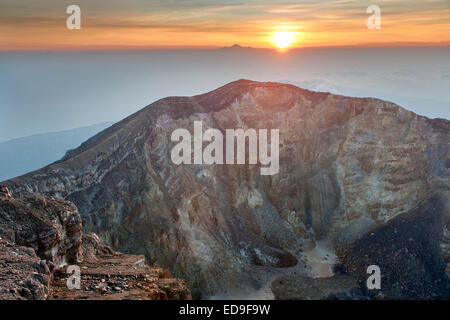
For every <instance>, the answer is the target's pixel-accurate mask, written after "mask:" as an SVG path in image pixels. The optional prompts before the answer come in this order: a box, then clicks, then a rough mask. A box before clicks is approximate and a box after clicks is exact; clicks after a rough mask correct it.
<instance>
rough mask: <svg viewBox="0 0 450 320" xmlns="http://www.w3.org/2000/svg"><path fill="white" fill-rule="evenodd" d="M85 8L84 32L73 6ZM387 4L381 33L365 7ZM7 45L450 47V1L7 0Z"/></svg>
mask: <svg viewBox="0 0 450 320" xmlns="http://www.w3.org/2000/svg"><path fill="white" fill-rule="evenodd" d="M74 3H76V4H78V5H79V6H80V7H81V27H82V28H81V30H68V29H67V28H66V17H67V16H68V15H67V14H66V7H67V6H68V5H70V4H74ZM370 4H377V5H379V6H380V8H381V19H382V20H381V23H382V24H381V26H382V28H381V30H369V29H368V28H367V26H366V20H367V18H368V17H369V15H368V14H367V13H366V9H367V7H368V6H369V5H370ZM0 30H2V31H1V33H0V50H21V49H23V50H29V49H108V48H141V47H143V48H144V47H184V48H185V47H221V46H229V45H232V44H234V43H239V44H241V45H243V46H252V47H263V48H273V47H274V43H273V42H274V41H273V35H274V33H276V32H289V34H290V35H291V36H292V38H293V42H292V44H291V45H290V46H291V47H309V46H341V45H344V46H345V45H361V44H364V45H381V44H383V45H386V44H397V45H398V44H399V43H408V44H411V43H413V44H423V43H430V44H443V43H446V44H449V43H450V1H449V0H439V1H434V0H428V1H424V0H420V1H419V0H413V1H396V0H383V1H376V2H374V1H349V0H335V1H274V0H273V1H269V0H266V1H264V0H261V1H255V0H248V1H243V0H214V1H206V0H182V1H173V0H172V1H170V0H154V1H151V0H131V1H124V0H108V1H106V0H105V1H100V0H79V1H76V2H75V1H67V0H58V1H55V0H53V1H52V0H25V1H23V0H22V1H20V4H19V2H18V1H16V0H0Z"/></svg>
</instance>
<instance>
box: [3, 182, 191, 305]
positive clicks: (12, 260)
mask: <svg viewBox="0 0 450 320" xmlns="http://www.w3.org/2000/svg"><path fill="white" fill-rule="evenodd" d="M68 264H71V265H77V266H79V267H80V270H81V285H82V287H81V289H80V290H69V289H68V287H67V280H68V277H69V274H68V273H67V272H66V269H67V266H68ZM106 279H107V282H106ZM190 297H191V296H190V291H189V289H188V288H187V287H186V284H185V283H184V281H180V280H176V279H172V278H171V275H170V273H169V272H168V271H166V270H163V269H161V268H159V267H149V266H148V265H147V263H146V261H145V257H144V256H133V255H126V254H121V253H119V252H115V251H114V250H112V249H111V248H109V247H108V246H105V245H103V244H102V243H101V241H100V240H99V239H98V237H97V236H96V235H95V234H87V235H83V234H82V223H81V217H80V215H79V214H78V211H77V208H76V207H75V206H74V205H73V204H72V203H70V202H67V201H62V200H55V199H49V198H46V197H44V196H38V197H31V198H25V199H15V198H13V197H11V195H10V193H9V190H8V189H7V188H6V187H0V300H5V299H7V300H10V299H29V300H43V299H117V298H119V299H158V300H159V299H190Z"/></svg>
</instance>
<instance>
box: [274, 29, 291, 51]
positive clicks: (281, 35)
mask: <svg viewBox="0 0 450 320" xmlns="http://www.w3.org/2000/svg"><path fill="white" fill-rule="evenodd" d="M294 40H295V36H294V33H293V32H289V31H279V32H275V33H274V34H273V36H272V42H273V43H274V44H275V46H277V47H278V48H280V49H286V48H287V47H289V46H290V45H291V44H292V43H293V42H294Z"/></svg>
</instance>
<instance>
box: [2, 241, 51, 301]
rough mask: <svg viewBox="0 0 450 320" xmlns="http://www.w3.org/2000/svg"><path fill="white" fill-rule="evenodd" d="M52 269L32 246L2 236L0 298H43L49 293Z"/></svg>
mask: <svg viewBox="0 0 450 320" xmlns="http://www.w3.org/2000/svg"><path fill="white" fill-rule="evenodd" d="M50 277H51V273H50V270H49V268H48V266H47V264H46V262H45V260H41V259H40V258H39V257H38V256H37V255H36V253H35V251H34V250H33V249H32V248H29V247H23V246H18V245H14V244H12V243H10V242H9V241H6V240H4V239H1V238H0V300H25V299H28V300H41V299H45V298H46V297H47V294H48V290H49V285H50Z"/></svg>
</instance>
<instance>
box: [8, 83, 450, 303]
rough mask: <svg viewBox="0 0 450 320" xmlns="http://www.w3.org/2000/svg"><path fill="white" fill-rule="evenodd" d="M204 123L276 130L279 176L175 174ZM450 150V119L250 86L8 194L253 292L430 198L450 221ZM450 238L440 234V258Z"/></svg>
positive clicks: (118, 133) (72, 160)
mask: <svg viewBox="0 0 450 320" xmlns="http://www.w3.org/2000/svg"><path fill="white" fill-rule="evenodd" d="M195 120H202V121H203V127H204V130H206V129H207V128H218V129H220V130H221V131H222V132H224V130H225V129H228V128H229V129H237V128H243V129H247V128H253V129H271V128H275V129H279V130H280V172H279V174H277V175H273V176H261V175H260V172H259V166H257V165H231V166H230V165H212V166H207V165H174V164H173V163H172V161H171V159H170V151H171V148H172V147H173V145H174V143H172V142H171V141H170V137H171V133H172V132H173V130H175V129H178V128H185V129H188V130H189V131H191V132H192V129H193V122H194V121H195ZM449 142H450V122H449V121H447V120H440V119H436V120H430V119H427V118H425V117H421V116H418V115H416V114H414V113H412V112H408V111H406V110H404V109H402V108H400V107H398V106H397V105H395V104H392V103H389V102H385V101H381V100H377V99H369V98H364V99H360V98H349V97H343V96H336V95H332V94H328V93H314V92H310V91H307V90H302V89H300V88H297V87H294V86H291V85H284V84H278V83H257V82H251V81H245V80H242V81H237V82H234V83H231V84H229V85H226V86H224V87H222V88H219V89H217V90H215V91H212V92H210V93H207V94H204V95H199V96H195V97H171V98H166V99H162V100H160V101H157V102H155V103H153V104H152V105H150V106H148V107H146V108H144V109H142V110H141V111H139V112H137V113H136V114H134V115H132V116H130V117H128V118H126V119H124V120H123V121H121V122H119V123H117V124H115V125H113V126H112V127H110V128H108V129H106V130H105V131H103V132H102V133H100V134H98V135H96V136H95V137H93V138H91V139H90V140H88V141H86V142H85V143H84V144H82V145H81V146H80V147H79V148H78V149H75V150H72V151H69V152H68V153H67V154H66V156H65V157H64V159H62V160H61V161H59V162H57V163H54V164H52V165H50V166H48V167H46V168H43V169H41V170H39V171H36V172H33V173H30V174H28V175H25V176H22V177H19V178H15V179H12V180H10V181H7V182H5V184H6V185H7V186H10V187H12V189H13V191H14V194H20V195H30V194H36V193H38V194H49V195H52V196H55V197H59V198H62V199H67V200H70V201H73V202H74V203H75V204H76V205H77V206H78V209H79V211H80V214H81V216H82V218H83V222H84V227H85V229H86V231H89V232H96V233H98V235H99V236H100V237H101V238H102V239H104V240H105V241H106V242H107V243H108V244H110V245H112V246H113V247H114V248H115V249H118V250H120V251H126V252H133V253H139V254H145V255H146V256H147V258H148V259H149V260H150V261H152V262H157V263H158V264H160V265H162V266H165V267H169V268H170V269H171V270H172V271H173V272H174V273H175V275H177V276H180V277H183V278H185V279H187V280H188V282H189V285H190V287H191V288H193V289H195V293H196V294H198V293H202V294H206V295H212V294H216V293H220V291H221V290H224V288H225V289H227V288H238V287H239V286H248V285H251V284H252V283H253V280H254V279H253V277H252V272H251V271H252V270H253V269H252V266H254V265H255V264H256V265H265V266H277V267H288V266H291V265H292V264H295V263H296V259H295V257H293V255H294V254H297V253H298V252H299V250H302V248H305V247H311V246H314V243H315V242H316V240H318V239H321V240H328V241H331V242H332V243H335V244H336V245H337V246H347V245H349V244H351V243H353V242H354V241H356V240H358V239H359V238H360V237H361V236H363V235H364V234H366V233H367V232H370V230H372V229H373V228H375V227H376V226H378V225H383V224H385V223H387V222H388V221H390V220H391V219H393V218H395V217H397V216H399V215H401V214H403V213H407V212H409V211H411V210H413V209H414V208H416V207H418V206H419V205H420V204H421V203H422V202H423V201H425V200H427V199H428V198H430V197H431V195H433V194H441V195H442V196H443V199H447V200H444V202H445V203H444V209H443V212H444V214H443V215H442V219H443V220H446V219H447V220H448V215H449V214H448V212H449V211H450V210H448V208H449V204H448V199H449V189H450V188H449V185H450V184H449V181H450V173H449V167H450V160H449V156H448V155H449V154H450V144H449ZM439 223H440V222H439ZM446 225H447V224H446V223H443V224H442V226H446ZM445 230H446V229H445V228H444V227H442V228H441V229H440V230H439V231H436V232H438V233H439V234H441V235H442V236H441V237H440V240H439V241H440V242H439V243H440V247H441V248H443V249H442V250H443V251H442V252H444V251H445V250H444V249H445V248H448V245H449V240H448V234H447V236H446V235H445ZM447 251H448V250H447ZM440 257H441V258H442V259H443V261H444V263H447V264H448V263H449V262H450V260H449V259H448V255H445V254H441V255H440Z"/></svg>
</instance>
